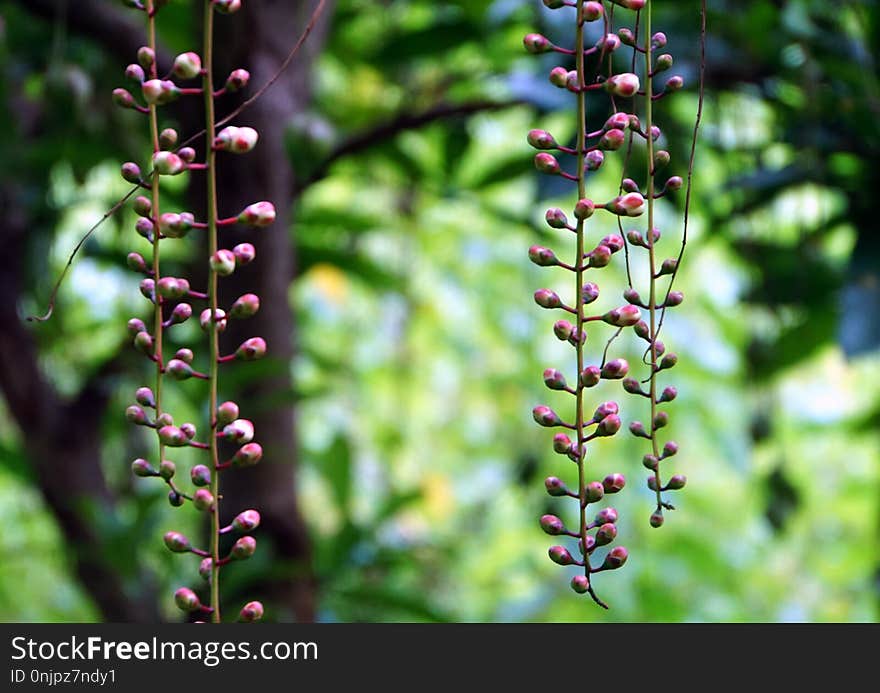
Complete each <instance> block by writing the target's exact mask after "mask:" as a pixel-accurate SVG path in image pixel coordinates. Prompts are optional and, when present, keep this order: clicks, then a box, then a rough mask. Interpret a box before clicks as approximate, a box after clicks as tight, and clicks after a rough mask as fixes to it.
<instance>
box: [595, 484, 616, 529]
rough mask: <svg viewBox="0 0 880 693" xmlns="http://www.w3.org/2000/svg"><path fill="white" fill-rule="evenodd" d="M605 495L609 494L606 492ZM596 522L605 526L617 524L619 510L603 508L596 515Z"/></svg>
mask: <svg viewBox="0 0 880 693" xmlns="http://www.w3.org/2000/svg"><path fill="white" fill-rule="evenodd" d="M605 493H608V491H607V490H606V491H605ZM594 522H595V523H596V524H597V525H604V524H607V523H609V522H610V523H611V524H614V523H615V522H617V510H615V509H614V508H602V509H601V510H600V511H599V512H598V513H596V518H595V520H594Z"/></svg>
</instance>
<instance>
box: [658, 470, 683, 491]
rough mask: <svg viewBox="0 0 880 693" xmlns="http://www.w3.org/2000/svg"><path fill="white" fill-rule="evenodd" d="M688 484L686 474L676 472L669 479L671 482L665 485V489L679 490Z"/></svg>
mask: <svg viewBox="0 0 880 693" xmlns="http://www.w3.org/2000/svg"><path fill="white" fill-rule="evenodd" d="M686 485H687V477H686V476H685V475H684V474H675V475H673V476H672V478H670V479H669V483H667V484H666V486H664V487H663V490H664V491H679V490H681V489H683V488H684V487H685V486H686Z"/></svg>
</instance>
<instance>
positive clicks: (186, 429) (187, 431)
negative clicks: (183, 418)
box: [180, 423, 196, 440]
mask: <svg viewBox="0 0 880 693" xmlns="http://www.w3.org/2000/svg"><path fill="white" fill-rule="evenodd" d="M180 430H181V431H183V435H185V436H186V437H187V438H189V439H190V440H192V439H193V438H195V437H196V426H195V424H192V423H182V424H180Z"/></svg>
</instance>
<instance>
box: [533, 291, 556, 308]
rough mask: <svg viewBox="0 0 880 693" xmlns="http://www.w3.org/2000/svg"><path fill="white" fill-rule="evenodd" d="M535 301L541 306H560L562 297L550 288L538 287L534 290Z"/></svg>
mask: <svg viewBox="0 0 880 693" xmlns="http://www.w3.org/2000/svg"><path fill="white" fill-rule="evenodd" d="M535 303H537V304H538V305H539V306H541V307H542V308H559V307H560V306H562V299H560V298H559V294H557V293H556V292H555V291H551V290H550V289H538V290H537V291H536V292H535Z"/></svg>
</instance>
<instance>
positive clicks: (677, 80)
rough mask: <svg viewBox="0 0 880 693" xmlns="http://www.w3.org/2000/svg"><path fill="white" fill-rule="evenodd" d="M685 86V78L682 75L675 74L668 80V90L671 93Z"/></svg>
mask: <svg viewBox="0 0 880 693" xmlns="http://www.w3.org/2000/svg"><path fill="white" fill-rule="evenodd" d="M683 87H684V79H683V78H682V76H681V75H675V76H674V77H670V78H669V79H667V80H666V91H667V92H669V93H670V94H671V93H673V92H676V91H678V90H679V89H681V88H683Z"/></svg>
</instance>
